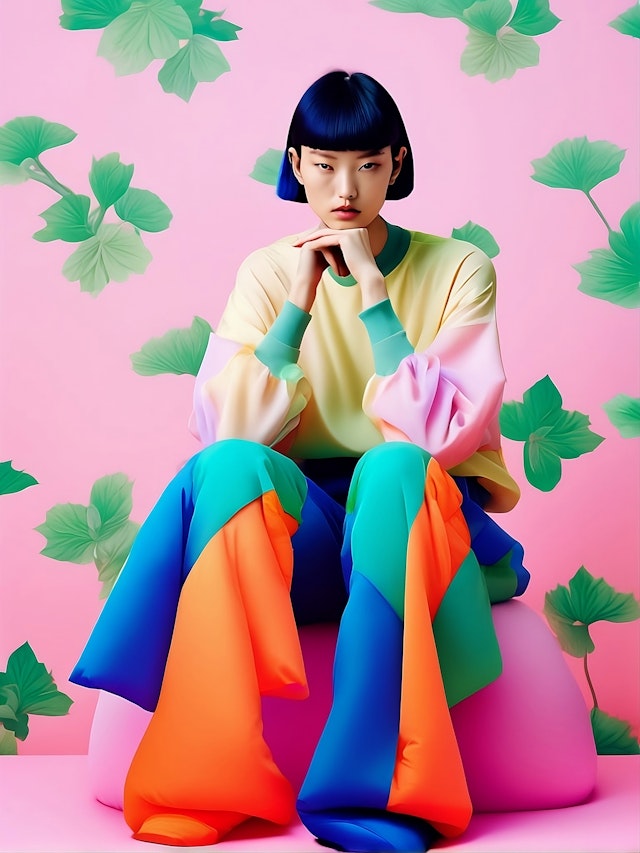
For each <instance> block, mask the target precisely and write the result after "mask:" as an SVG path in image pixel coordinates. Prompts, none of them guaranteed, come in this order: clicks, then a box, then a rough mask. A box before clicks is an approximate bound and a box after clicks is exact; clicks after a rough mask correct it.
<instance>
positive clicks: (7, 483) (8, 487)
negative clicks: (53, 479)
mask: <svg viewBox="0 0 640 853" xmlns="http://www.w3.org/2000/svg"><path fill="white" fill-rule="evenodd" d="M37 485H38V481H37V480H36V479H35V477H32V476H31V474H27V473H26V472H25V471H17V470H16V469H15V468H14V467H13V464H12V463H11V461H9V462H0V495H12V494H15V492H21V491H22V490H23V489H28V488H29V486H37Z"/></svg>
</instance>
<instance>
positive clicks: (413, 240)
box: [190, 224, 519, 512]
mask: <svg viewBox="0 0 640 853" xmlns="http://www.w3.org/2000/svg"><path fill="white" fill-rule="evenodd" d="M387 230H388V236H387V241H386V243H385V245H384V247H383V249H382V251H381V252H380V254H379V255H378V256H377V257H376V263H377V265H378V267H379V269H380V271H381V272H382V274H383V275H384V277H385V282H386V287H387V292H388V297H389V298H388V299H387V300H384V301H383V302H381V303H378V304H377V305H374V306H373V307H371V308H368V309H366V310H364V311H363V310H362V304H361V293H360V288H359V287H358V286H356V282H355V281H354V279H353V278H352V277H351V276H346V277H339V276H337V275H335V274H334V273H333V271H332V270H331V269H327V270H325V272H324V274H323V275H322V278H321V280H320V283H319V285H318V288H317V292H316V298H315V301H314V304H313V306H312V309H311V313H310V314H307V313H306V312H304V311H302V310H301V309H300V308H298V307H297V306H295V305H293V303H291V302H289V301H288V296H289V292H290V289H291V286H292V283H293V280H294V276H295V273H296V269H297V264H298V256H299V251H300V250H299V249H297V248H296V247H295V243H296V242H297V241H298V239H299V238H300V236H301V235H292V236H288V237H284V238H282V239H281V240H278V241H276V242H275V243H273V244H272V245H270V246H268V247H265V248H262V249H259V250H258V251H256V252H253V253H252V254H251V255H250V256H249V257H248V258H247V259H246V260H245V261H244V263H243V264H242V265H241V267H240V270H239V272H238V276H237V280H236V284H235V287H234V289H233V291H232V293H231V295H230V297H229V300H228V302H227V305H226V308H225V310H224V312H223V315H222V317H221V319H220V322H219V324H218V327H217V330H216V331H215V333H212V335H211V338H210V340H209V344H208V347H207V350H206V353H205V356H204V359H203V362H202V365H201V367H200V370H199V373H198V376H197V378H196V384H195V392H194V409H193V413H192V417H191V421H190V426H191V429H192V431H193V433H194V435H196V436H197V437H198V438H199V439H200V440H201V441H202V442H203V443H204V444H210V443H212V442H214V441H218V440H221V439H224V438H244V439H248V440H251V441H256V442H260V443H262V444H266V445H268V446H273V447H275V449H277V450H280V451H282V452H284V453H286V454H287V455H289V456H291V457H293V458H299V459H309V458H323V457H335V456H355V457H359V456H361V455H362V454H363V453H364V452H365V451H367V450H369V449H370V448H372V447H374V446H376V445H377V444H380V443H381V442H384V441H408V442H412V443H414V444H417V445H419V446H420V447H422V448H424V449H425V450H426V451H428V452H429V453H430V454H431V455H432V456H433V457H434V458H435V459H436V460H437V461H438V462H439V463H440V464H441V465H442V466H443V467H444V468H445V469H446V470H448V471H449V473H451V474H452V475H455V476H466V477H475V478H477V480H478V482H479V483H480V485H481V486H483V487H484V488H485V489H486V490H487V492H488V493H489V500H488V503H487V505H486V509H487V510H489V511H494V512H501V511H506V510H509V509H511V508H512V507H513V506H514V504H515V503H516V502H517V500H518V497H519V490H518V486H517V484H516V483H515V481H514V480H513V478H512V477H511V476H510V474H509V472H508V471H507V469H506V467H505V464H504V459H503V456H502V452H501V447H500V430H499V424H498V415H499V410H500V406H501V403H502V394H503V389H504V383H505V376H504V370H503V366H502V359H501V355H500V346H499V341H498V333H497V328H496V318H495V302H496V279H495V270H494V267H493V264H492V263H491V261H490V260H489V258H487V256H486V255H485V254H484V253H483V252H481V251H480V250H479V249H477V248H476V247H475V246H473V245H471V244H470V243H466V242H463V241H460V240H455V239H453V238H443V237H436V236H433V235H430V234H424V233H421V232H418V231H408V230H406V229H403V228H399V227H398V226H394V225H390V224H388V225H387Z"/></svg>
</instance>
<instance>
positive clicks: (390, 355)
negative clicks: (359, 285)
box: [360, 299, 414, 376]
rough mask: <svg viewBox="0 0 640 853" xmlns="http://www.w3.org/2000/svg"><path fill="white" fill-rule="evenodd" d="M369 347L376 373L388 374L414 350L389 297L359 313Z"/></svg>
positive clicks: (393, 371) (380, 374) (394, 370)
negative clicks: (369, 343) (367, 337)
mask: <svg viewBox="0 0 640 853" xmlns="http://www.w3.org/2000/svg"><path fill="white" fill-rule="evenodd" d="M360 319H361V320H362V322H363V323H364V325H365V327H366V330H367V334H368V335H369V340H370V341H371V348H372V350H373V361H374V365H375V369H376V373H377V374H378V375H379V376H390V375H391V374H392V373H395V372H396V370H397V369H398V365H399V364H400V362H401V361H402V359H403V358H406V357H407V356H408V355H411V353H412V352H413V351H414V350H413V347H412V346H411V344H410V342H409V339H408V338H407V333H406V332H405V330H404V329H403V328H402V323H401V322H400V320H398V317H397V316H396V313H395V311H394V310H393V306H392V305H391V302H390V301H389V299H384V300H383V301H382V302H378V303H377V304H376V305H372V306H371V307H370V308H365V310H364V311H362V312H361V313H360Z"/></svg>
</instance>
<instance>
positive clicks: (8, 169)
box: [0, 161, 30, 187]
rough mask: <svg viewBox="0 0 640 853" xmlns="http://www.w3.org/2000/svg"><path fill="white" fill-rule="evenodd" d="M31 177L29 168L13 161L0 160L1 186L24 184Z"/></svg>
mask: <svg viewBox="0 0 640 853" xmlns="http://www.w3.org/2000/svg"><path fill="white" fill-rule="evenodd" d="M29 178H30V175H29V170H28V169H24V168H23V167H22V166H16V165H14V164H13V163H5V162H2V161H0V187H3V186H9V185H13V186H15V185H17V184H23V183H24V182H25V181H28V180H29Z"/></svg>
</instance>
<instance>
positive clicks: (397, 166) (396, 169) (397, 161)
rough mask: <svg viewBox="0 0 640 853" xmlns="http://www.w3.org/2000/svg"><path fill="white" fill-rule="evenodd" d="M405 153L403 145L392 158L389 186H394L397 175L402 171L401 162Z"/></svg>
mask: <svg viewBox="0 0 640 853" xmlns="http://www.w3.org/2000/svg"><path fill="white" fill-rule="evenodd" d="M406 153H407V149H406V147H405V146H404V145H403V146H402V147H401V148H400V149H399V150H398V153H397V154H396V156H395V157H394V158H393V171H392V172H391V177H390V178H389V186H391V184H395V182H396V179H397V177H398V175H399V174H400V170H401V169H402V161H403V160H404V156H405V154H406Z"/></svg>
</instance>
